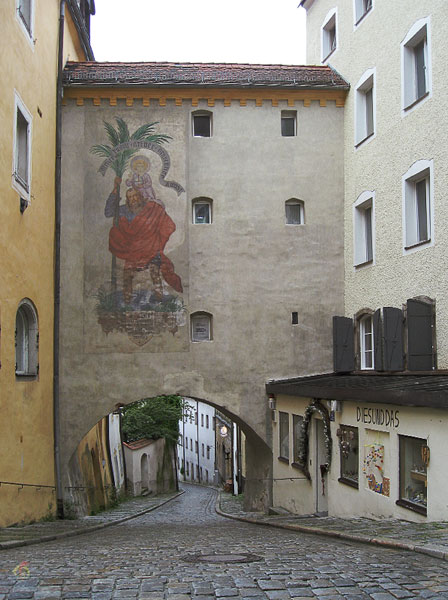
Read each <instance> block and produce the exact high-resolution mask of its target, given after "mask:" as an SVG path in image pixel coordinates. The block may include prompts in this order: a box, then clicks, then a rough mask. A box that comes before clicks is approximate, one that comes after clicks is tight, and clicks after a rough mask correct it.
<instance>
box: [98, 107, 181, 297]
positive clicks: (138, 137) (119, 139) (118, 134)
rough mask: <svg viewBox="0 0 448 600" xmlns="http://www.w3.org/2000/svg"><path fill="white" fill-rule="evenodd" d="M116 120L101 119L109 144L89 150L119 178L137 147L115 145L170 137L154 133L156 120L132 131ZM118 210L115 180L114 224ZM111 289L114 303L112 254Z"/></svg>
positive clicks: (167, 139) (169, 138)
mask: <svg viewBox="0 0 448 600" xmlns="http://www.w3.org/2000/svg"><path fill="white" fill-rule="evenodd" d="M115 120H116V122H117V128H115V127H114V126H113V125H112V124H111V123H108V122H107V121H103V123H104V128H105V130H106V133H107V137H108V138H109V142H110V145H108V144H96V145H95V146H92V147H91V149H90V152H91V153H92V154H96V155H97V156H102V157H103V158H106V159H111V160H112V162H111V163H110V167H111V168H112V170H113V171H114V172H115V176H116V178H119V179H120V180H121V179H122V178H123V175H124V173H125V171H126V169H127V168H128V165H129V161H130V159H131V157H132V156H133V155H134V154H136V153H137V152H139V150H140V149H139V148H124V149H122V150H119V151H118V152H117V147H118V146H121V145H122V144H126V142H132V141H143V142H152V143H154V144H160V145H162V144H165V143H166V142H169V140H171V139H172V137H171V136H170V135H166V134H164V133H154V131H155V126H156V125H158V121H155V122H154V123H145V124H144V125H141V126H140V127H138V128H137V129H136V130H135V131H134V133H132V134H131V133H129V128H128V125H127V123H126V121H124V120H123V119H122V118H121V117H115ZM119 210H120V184H119V183H118V182H117V194H116V202H115V209H114V225H116V226H118V221H119ZM111 291H112V298H113V299H114V300H113V301H114V304H115V303H116V291H117V259H116V257H115V256H114V255H113V254H112V266H111Z"/></svg>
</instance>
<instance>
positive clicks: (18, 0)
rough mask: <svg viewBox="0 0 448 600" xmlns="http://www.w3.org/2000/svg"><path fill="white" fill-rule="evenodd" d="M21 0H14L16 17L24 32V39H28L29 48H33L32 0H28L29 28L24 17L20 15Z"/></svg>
mask: <svg viewBox="0 0 448 600" xmlns="http://www.w3.org/2000/svg"><path fill="white" fill-rule="evenodd" d="M21 2H22V0H16V19H17V21H18V23H19V26H20V28H21V30H22V31H23V33H24V34H25V37H26V39H27V40H28V42H29V44H30V46H31V48H32V49H33V50H34V12H35V11H34V0H29V2H30V23H29V29H28V27H27V26H26V24H25V19H24V18H23V17H22V15H21V11H20V4H21Z"/></svg>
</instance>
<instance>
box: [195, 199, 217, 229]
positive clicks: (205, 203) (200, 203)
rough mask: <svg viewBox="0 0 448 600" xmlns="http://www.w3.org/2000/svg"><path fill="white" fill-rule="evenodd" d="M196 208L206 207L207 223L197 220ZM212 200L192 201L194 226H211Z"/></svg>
mask: <svg viewBox="0 0 448 600" xmlns="http://www.w3.org/2000/svg"><path fill="white" fill-rule="evenodd" d="M198 206H208V219H209V220H208V222H206V221H200V220H198V218H197V214H196V208H197V207H198ZM212 217H213V214H212V200H211V199H210V198H194V199H193V201H192V221H193V224H194V225H211V224H212Z"/></svg>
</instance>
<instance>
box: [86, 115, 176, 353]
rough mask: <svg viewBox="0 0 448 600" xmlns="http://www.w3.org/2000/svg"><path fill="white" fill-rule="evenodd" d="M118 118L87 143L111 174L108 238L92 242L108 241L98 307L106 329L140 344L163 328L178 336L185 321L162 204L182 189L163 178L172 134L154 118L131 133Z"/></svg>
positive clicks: (166, 213) (103, 170)
mask: <svg viewBox="0 0 448 600" xmlns="http://www.w3.org/2000/svg"><path fill="white" fill-rule="evenodd" d="M115 120H116V127H115V126H114V125H112V124H111V123H109V122H107V121H104V128H105V131H106V135H107V138H108V142H109V143H107V144H96V145H93V146H92V147H91V149H90V152H91V153H92V154H93V155H95V156H99V157H102V158H103V159H104V160H103V162H102V163H101V165H100V167H99V169H98V170H99V173H100V174H101V175H102V176H103V177H108V178H110V179H111V185H110V190H111V191H110V193H109V195H108V197H107V198H106V199H105V204H104V219H105V220H107V221H108V222H109V223H110V229H109V234H108V239H102V240H100V239H98V240H97V244H98V245H102V244H104V245H107V247H108V251H109V253H110V274H107V276H106V279H103V280H102V281H98V285H97V288H96V294H95V296H96V307H95V308H96V316H97V322H98V324H99V325H100V327H101V329H102V331H103V332H104V333H105V334H106V335H108V334H110V333H112V332H115V333H119V334H122V335H125V336H127V337H128V339H129V340H131V342H132V343H133V344H135V345H137V346H140V347H142V346H144V345H146V344H148V342H150V340H151V339H152V338H153V337H154V336H157V335H160V334H162V333H165V332H169V333H171V334H172V335H173V336H175V335H176V333H177V332H178V330H179V328H180V327H183V326H185V324H186V314H185V313H186V310H185V305H184V299H183V295H182V294H183V286H182V279H181V277H180V276H179V274H178V273H177V272H176V268H175V265H174V264H173V261H172V260H171V259H170V258H169V257H168V256H167V254H166V253H165V247H166V245H167V243H168V241H169V240H170V238H171V236H172V234H173V233H174V232H175V231H176V223H175V222H174V220H173V219H172V217H171V216H170V214H169V211H168V210H167V207H166V204H165V203H168V200H170V201H171V200H172V198H173V196H174V194H177V196H178V197H179V196H180V195H181V194H182V192H184V191H185V190H184V188H183V187H182V186H181V185H180V184H179V183H177V182H175V181H170V180H168V179H166V177H167V175H168V171H169V169H170V165H171V160H170V155H169V153H168V152H167V150H166V149H165V147H164V145H166V144H168V143H169V142H170V140H172V138H171V136H169V135H166V134H163V133H156V132H155V130H156V125H158V123H156V122H154V123H145V124H143V125H141V126H140V127H138V128H136V129H135V131H134V132H133V133H130V131H129V127H128V124H127V123H126V121H125V120H124V119H122V118H119V117H117V118H116V119H115ZM112 175H114V177H113V180H112V177H111V176H112ZM155 181H157V182H158V184H159V185H158V187H157V190H158V192H156V190H155V185H154V183H155ZM160 190H164V194H163V197H161V195H162V194H161V193H160ZM173 193H174V194H173Z"/></svg>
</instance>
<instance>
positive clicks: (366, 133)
mask: <svg viewBox="0 0 448 600" xmlns="http://www.w3.org/2000/svg"><path fill="white" fill-rule="evenodd" d="M374 77H375V74H374V73H373V72H372V70H371V69H369V71H367V72H366V73H365V74H364V75H363V76H362V77H361V79H360V82H359V83H358V86H357V87H356V97H355V113H356V123H355V145H359V144H361V143H362V142H364V141H365V140H366V139H368V138H370V137H371V136H372V135H373V134H374V133H375V90H374V83H375V81H374Z"/></svg>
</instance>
